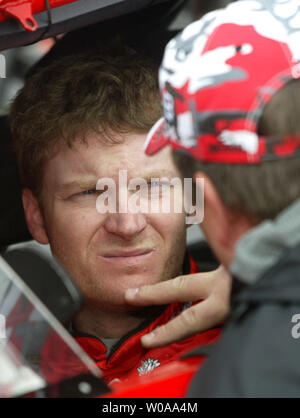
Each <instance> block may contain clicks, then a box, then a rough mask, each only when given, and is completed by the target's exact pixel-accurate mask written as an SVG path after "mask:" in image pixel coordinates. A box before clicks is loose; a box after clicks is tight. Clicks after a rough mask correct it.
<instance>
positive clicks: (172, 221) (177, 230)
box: [149, 213, 186, 251]
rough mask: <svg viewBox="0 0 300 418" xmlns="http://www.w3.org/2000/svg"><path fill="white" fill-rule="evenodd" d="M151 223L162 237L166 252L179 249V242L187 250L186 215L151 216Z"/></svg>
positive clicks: (166, 214) (165, 214) (164, 214)
mask: <svg viewBox="0 0 300 418" xmlns="http://www.w3.org/2000/svg"><path fill="white" fill-rule="evenodd" d="M150 218H151V219H150V220H149V222H150V223H151V225H152V227H153V228H154V229H155V230H156V231H157V233H158V234H159V235H160V237H161V239H162V240H163V243H164V248H165V249H166V251H170V249H171V248H174V246H176V247H177V244H178V241H179V243H180V245H182V246H183V247H184V248H185V237H186V226H185V214H184V213H163V214H161V213H160V214H151V215H150Z"/></svg>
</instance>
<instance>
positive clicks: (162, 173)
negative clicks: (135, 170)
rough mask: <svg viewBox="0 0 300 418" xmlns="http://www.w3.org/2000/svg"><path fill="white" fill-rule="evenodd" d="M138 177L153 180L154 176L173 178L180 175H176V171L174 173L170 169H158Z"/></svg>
mask: <svg viewBox="0 0 300 418" xmlns="http://www.w3.org/2000/svg"><path fill="white" fill-rule="evenodd" d="M137 177H142V178H144V179H145V180H151V179H152V178H162V177H167V178H169V179H171V178H173V177H180V175H176V176H175V175H174V173H172V172H171V171H169V170H157V171H153V172H149V173H145V174H144V175H143V176H137Z"/></svg>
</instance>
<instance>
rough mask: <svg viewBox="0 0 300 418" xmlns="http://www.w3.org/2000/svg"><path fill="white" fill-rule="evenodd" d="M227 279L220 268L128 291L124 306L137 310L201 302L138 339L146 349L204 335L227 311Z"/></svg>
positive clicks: (228, 291) (228, 277)
mask: <svg viewBox="0 0 300 418" xmlns="http://www.w3.org/2000/svg"><path fill="white" fill-rule="evenodd" d="M230 291H231V276H230V274H229V273H228V272H227V271H226V270H225V268H224V267H223V266H220V267H219V268H218V269H217V270H214V271H210V272H207V273H196V274H189V275H186V276H179V277H176V278H175V279H171V280H167V281H164V282H160V283H157V284H155V285H149V286H141V287H140V288H138V289H128V290H127V291H126V293H125V299H126V302H127V303H130V304H133V305H137V306H147V305H163V304H167V303H171V302H176V301H178V302H194V301H197V300H201V302H199V303H197V304H195V305H193V306H191V307H190V308H188V309H186V310H184V311H183V312H182V313H181V314H179V315H178V316H177V317H175V318H174V319H172V320H171V321H169V322H168V323H167V324H166V325H162V326H160V327H158V328H156V329H155V330H154V331H152V332H151V333H150V334H146V335H144V336H143V337H142V338H141V342H142V344H143V345H144V346H145V347H147V348H150V347H161V346H164V345H167V344H170V343H172V342H175V341H178V340H181V339H184V338H187V337H190V336H191V335H193V334H196V333H199V332H203V331H206V330H207V329H209V328H212V327H214V326H215V325H216V324H218V323H219V322H221V321H224V320H225V319H226V317H227V315H228V313H229V308H230Z"/></svg>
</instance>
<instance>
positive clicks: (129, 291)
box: [126, 287, 139, 299]
mask: <svg viewBox="0 0 300 418" xmlns="http://www.w3.org/2000/svg"><path fill="white" fill-rule="evenodd" d="M138 291H139V289H138V287H137V288H136V289H127V290H126V297H128V298H130V299H133V298H134V297H135V295H136V294H137V292H138Z"/></svg>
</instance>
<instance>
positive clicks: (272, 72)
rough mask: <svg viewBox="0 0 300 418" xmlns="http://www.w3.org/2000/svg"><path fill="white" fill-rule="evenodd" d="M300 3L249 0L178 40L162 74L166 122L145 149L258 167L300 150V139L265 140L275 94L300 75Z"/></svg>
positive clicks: (189, 28)
mask: <svg viewBox="0 0 300 418" xmlns="http://www.w3.org/2000/svg"><path fill="white" fill-rule="evenodd" d="M299 61H300V0H244V1H243V0H241V1H237V2H234V3H231V4H230V5H228V6H227V7H226V8H224V9H220V10H217V11H214V12H211V13H208V14H207V15H205V16H204V17H203V18H201V19H200V20H199V21H196V22H194V23H192V24H190V25H189V26H187V27H186V28H185V29H184V31H183V32H181V33H180V34H179V35H177V36H176V37H175V38H174V39H172V40H171V41H170V42H169V43H168V45H167V47H166V49H165V53H164V58H163V62H162V64H161V67H160V71H159V82H160V90H161V94H162V100H163V109H164V118H162V119H160V120H159V121H158V122H157V123H156V124H155V125H154V126H153V128H152V129H151V131H150V132H149V135H148V138H147V141H146V144H145V152H146V154H148V155H152V154H154V153H156V152H157V151H158V150H159V149H161V148H162V147H163V146H165V145H167V144H171V145H172V147H173V148H174V149H175V150H182V151H183V152H186V153H188V154H190V155H192V156H193V157H194V158H195V159H198V160H201V161H210V162H220V163H248V164H257V163H260V162H262V161H266V160H270V159H276V158H280V157H287V156H291V155H294V154H295V153H296V152H297V153H298V152H300V135H299V137H298V136H295V135H294V136H293V135H290V136H286V137H284V138H282V137H262V136H259V135H258V134H257V123H258V120H259V117H260V116H261V114H262V111H263V108H264V106H265V105H266V103H268V101H269V100H270V99H271V98H272V96H273V95H274V93H276V91H278V90H279V89H280V88H281V87H283V86H284V85H285V84H286V83H287V82H289V81H290V80H292V79H297V78H299V77H300V64H299Z"/></svg>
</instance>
